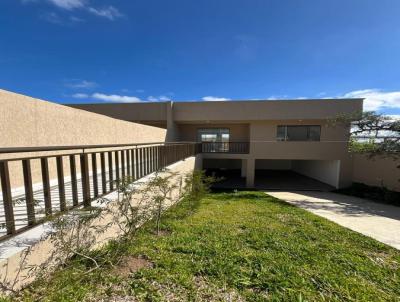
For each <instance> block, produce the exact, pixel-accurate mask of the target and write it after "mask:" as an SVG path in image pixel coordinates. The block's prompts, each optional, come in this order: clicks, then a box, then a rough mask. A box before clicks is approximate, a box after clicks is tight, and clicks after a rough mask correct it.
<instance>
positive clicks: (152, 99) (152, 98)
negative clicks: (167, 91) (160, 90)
mask: <svg viewBox="0 0 400 302" xmlns="http://www.w3.org/2000/svg"><path fill="white" fill-rule="evenodd" d="M147 100H148V101H150V102H158V101H161V102H166V101H170V100H171V98H170V97H169V96H166V95H160V96H158V97H155V96H152V95H151V96H149V97H148V98H147Z"/></svg>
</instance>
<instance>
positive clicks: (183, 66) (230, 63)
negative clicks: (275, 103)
mask: <svg viewBox="0 0 400 302" xmlns="http://www.w3.org/2000/svg"><path fill="white" fill-rule="evenodd" d="M399 16H400V1H398V0H379V1H376V0H335V1H333V0H306V1H300V0H286V1H285V0H274V1H270V0H240V1H239V0H202V1H194V0H168V1H165V0H157V1H156V0H146V1H145V0H143V1H134V0H1V2H0V88H3V89H6V90H11V91H15V92H19V93H23V94H27V95H31V96H34V97H38V98H42V99H46V100H51V101H56V102H60V103H78V102H79V103H83V102H135V101H160V100H161V101H162V100H169V99H172V100H174V101H180V100H205V101H214V100H227V99H279V98H327V97H367V102H366V106H365V107H366V109H372V110H379V111H381V112H384V113H387V114H400V21H399Z"/></svg>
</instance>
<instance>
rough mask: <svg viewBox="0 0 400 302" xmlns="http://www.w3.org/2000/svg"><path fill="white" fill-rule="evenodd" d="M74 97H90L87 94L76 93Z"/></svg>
mask: <svg viewBox="0 0 400 302" xmlns="http://www.w3.org/2000/svg"><path fill="white" fill-rule="evenodd" d="M72 97H73V98H76V99H87V98H89V95H88V94H86V93H75V94H73V95H72Z"/></svg>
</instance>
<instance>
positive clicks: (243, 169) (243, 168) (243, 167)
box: [240, 159, 247, 177]
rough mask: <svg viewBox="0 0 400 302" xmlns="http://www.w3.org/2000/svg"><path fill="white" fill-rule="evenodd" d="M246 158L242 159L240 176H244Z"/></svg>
mask: <svg viewBox="0 0 400 302" xmlns="http://www.w3.org/2000/svg"><path fill="white" fill-rule="evenodd" d="M246 169H247V159H242V168H241V170H240V172H241V177H246Z"/></svg>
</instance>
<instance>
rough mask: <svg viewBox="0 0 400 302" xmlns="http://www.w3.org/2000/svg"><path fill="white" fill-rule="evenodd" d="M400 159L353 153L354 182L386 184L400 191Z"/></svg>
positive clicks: (375, 184)
mask: <svg viewBox="0 0 400 302" xmlns="http://www.w3.org/2000/svg"><path fill="white" fill-rule="evenodd" d="M399 165H400V160H393V159H392V158H387V157H374V158H369V157H368V156H366V155H362V154H354V155H353V182H359V183H363V184H366V185H370V186H377V187H380V186H384V187H386V188H388V189H389V190H393V191H397V192H400V182H399V180H400V169H399V168H397V167H398V166H399Z"/></svg>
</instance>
